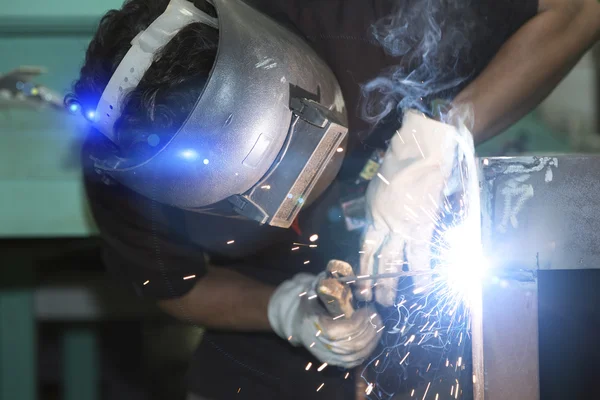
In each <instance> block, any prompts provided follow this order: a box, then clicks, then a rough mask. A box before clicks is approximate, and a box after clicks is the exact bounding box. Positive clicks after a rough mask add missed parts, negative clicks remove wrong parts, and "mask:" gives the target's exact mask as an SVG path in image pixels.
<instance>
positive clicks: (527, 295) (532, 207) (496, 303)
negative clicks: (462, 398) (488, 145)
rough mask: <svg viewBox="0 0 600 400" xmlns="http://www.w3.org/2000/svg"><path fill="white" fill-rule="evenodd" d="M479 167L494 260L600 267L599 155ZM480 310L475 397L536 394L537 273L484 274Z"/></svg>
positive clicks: (523, 398) (533, 266) (531, 398)
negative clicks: (479, 378)
mask: <svg viewBox="0 0 600 400" xmlns="http://www.w3.org/2000/svg"><path fill="white" fill-rule="evenodd" d="M479 166H480V185H481V199H482V217H483V218H482V222H483V229H482V234H483V245H484V249H485V252H486V254H487V256H488V257H489V258H490V261H491V263H492V264H493V266H494V267H496V268H502V269H505V270H514V269H521V270H537V269H547V270H550V269H555V270H558V269H592V268H598V267H600V251H598V250H596V248H597V246H598V244H599V243H600V229H599V228H598V227H599V226H600V214H598V211H600V157H597V156H583V155H569V156H566V155H565V156H551V157H510V158H509V157H507V158H489V159H480V160H479ZM534 276H535V275H534ZM477 312H478V314H480V315H477V316H475V317H476V318H475V319H474V320H476V321H477V320H478V319H480V320H481V326H480V329H481V332H482V334H481V340H477V341H476V340H474V341H473V354H474V357H473V358H474V359H473V362H474V364H475V367H476V368H477V369H480V368H482V369H483V370H484V373H483V380H484V388H485V390H484V393H478V392H476V393H477V394H476V400H483V399H485V400H496V399H498V400H503V399H519V400H538V399H539V398H540V383H539V370H540V365H539V359H540V357H539V340H538V337H539V334H538V331H539V323H538V321H539V316H538V282H537V279H532V280H531V281H528V282H525V281H520V280H519V279H516V278H515V279H511V273H510V272H509V273H507V274H503V276H502V277H501V278H498V279H491V280H488V281H486V283H485V284H484V288H483V296H482V307H481V309H480V310H477Z"/></svg>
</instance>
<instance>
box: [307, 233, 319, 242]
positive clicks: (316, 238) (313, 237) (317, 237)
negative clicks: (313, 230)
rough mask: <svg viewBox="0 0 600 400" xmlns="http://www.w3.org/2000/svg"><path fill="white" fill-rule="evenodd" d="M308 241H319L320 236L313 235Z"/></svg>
mask: <svg viewBox="0 0 600 400" xmlns="http://www.w3.org/2000/svg"><path fill="white" fill-rule="evenodd" d="M308 240H310V241H311V242H316V241H317V240H319V235H317V234H314V235H311V236H310V237H309V238H308Z"/></svg>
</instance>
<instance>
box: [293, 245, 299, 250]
mask: <svg viewBox="0 0 600 400" xmlns="http://www.w3.org/2000/svg"><path fill="white" fill-rule="evenodd" d="M299 248H300V247H298V246H296V247H292V251H296V250H298V249H299Z"/></svg>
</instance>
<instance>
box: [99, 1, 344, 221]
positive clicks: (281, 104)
mask: <svg viewBox="0 0 600 400" xmlns="http://www.w3.org/2000/svg"><path fill="white" fill-rule="evenodd" d="M183 5H185V7H188V8H189V7H190V5H191V3H188V2H187V1H183V0H173V1H172V2H171V6H170V7H169V8H167V11H166V12H165V14H167V13H168V12H173V10H175V11H177V9H176V8H175V7H176V6H177V7H180V8H181V7H183ZM214 6H215V8H216V11H217V14H218V29H219V46H218V51H217V57H216V60H215V63H214V65H213V69H212V71H211V73H210V76H209V78H208V80H207V83H206V86H205V88H204V91H203V93H202V94H201V96H200V98H199V99H198V101H197V103H196V105H195V107H194V109H193V111H192V112H191V114H190V115H189V117H188V119H187V121H186V122H185V123H184V125H183V126H182V127H181V129H180V130H179V131H178V132H177V134H176V135H174V136H173V137H172V138H171V139H170V140H169V141H168V143H166V144H165V145H164V146H163V147H162V148H160V150H159V151H157V152H156V153H155V154H153V155H152V156H150V157H148V158H147V159H143V160H140V159H139V158H136V159H135V160H134V159H133V158H132V159H124V158H122V157H117V156H104V157H100V156H99V157H97V159H96V167H97V168H98V169H99V170H101V171H103V172H104V173H106V174H108V175H109V176H111V177H112V178H113V179H115V180H117V181H118V182H120V183H122V184H124V185H126V186H127V187H129V188H131V189H133V190H134V191H136V192H138V193H140V194H142V195H144V196H146V197H149V198H151V199H153V200H156V201H158V202H161V203H165V204H168V205H171V206H175V207H179V208H184V209H201V208H204V207H207V206H210V205H213V204H216V203H219V202H222V201H224V200H228V201H229V202H230V203H231V204H232V206H233V209H234V210H235V211H236V212H237V213H239V214H241V215H244V216H246V217H248V218H251V219H254V220H257V221H259V222H260V223H266V224H269V225H273V226H278V227H289V226H290V225H291V224H292V222H293V220H294V219H295V217H296V215H297V214H298V212H299V211H300V209H301V207H302V205H303V204H304V203H305V202H306V200H307V198H308V197H309V195H310V193H311V190H313V188H314V185H315V183H316V182H317V181H318V180H319V178H320V177H321V176H322V175H323V172H324V171H325V169H326V168H327V167H328V165H329V164H330V162H331V160H332V158H333V157H334V155H337V156H338V157H339V156H340V153H343V149H341V148H340V145H341V143H342V142H343V140H344V138H345V136H346V134H347V117H346V109H345V106H344V101H343V97H342V93H341V90H340V87H339V85H338V83H337V80H336V78H335V76H334V75H333V73H332V72H331V70H330V69H329V68H328V67H327V65H326V64H325V63H324V62H323V61H322V60H321V59H320V58H319V57H318V56H317V54H316V53H315V52H314V51H313V50H312V49H311V48H310V47H309V46H308V45H307V44H306V43H305V42H304V41H303V40H302V39H300V38H299V37H297V36H296V35H295V34H293V33H292V32H290V31H289V30H287V29H286V28H284V27H283V26H281V25H279V24H278V23H276V22H275V21H274V20H272V19H270V18H269V17H267V16H265V15H263V14H262V13H260V12H258V11H257V10H255V9H253V8H252V7H250V6H249V5H247V4H245V3H244V2H243V1H241V0H214ZM191 7H193V5H192V6H191ZM169 9H171V11H169ZM193 9H194V10H196V9H195V8H193ZM184 11H185V10H184ZM192 11H193V10H192ZM196 11H198V10H196ZM194 12H195V11H194ZM165 14H163V16H164V15H165ZM188 14H189V12H188V11H185V12H180V15H183V18H187V16H188ZM204 15H205V14H204ZM163 16H161V17H159V19H157V21H155V23H159V21H160V18H162V17H163ZM205 16H206V15H205ZM203 18H204V17H203ZM201 22H202V21H201ZM214 22H215V24H216V23H217V21H214ZM206 23H208V24H210V23H209V22H206ZM153 25H154V24H153ZM152 31H153V29H152V25H151V26H150V27H149V28H148V29H147V30H146V32H152ZM162 31H164V29H163V30H162ZM162 31H160V32H162ZM144 35H146V33H142V34H141V35H138V38H136V40H137V43H139V46H137V47H140V48H141V49H142V51H143V48H144V46H145V45H146V44H147V43H148V42H151V41H152V40H154V39H155V36H156V34H155V35H154V36H151V37H149V38H145V36H144ZM136 40H134V41H133V42H132V44H133V46H132V50H130V51H134V49H135V48H136ZM151 44H152V43H150V45H151ZM148 47H151V46H148ZM126 60H127V56H126V58H125V59H124V61H123V62H122V63H121V64H122V65H120V66H119V69H121V70H122V71H121V72H120V73H119V74H118V72H119V69H118V70H117V72H115V75H113V79H111V83H109V86H107V90H105V93H104V94H103V100H101V102H100V104H99V106H98V109H97V111H96V115H97V116H98V119H99V121H98V122H96V124H95V125H96V126H97V127H98V129H99V130H100V131H102V132H103V133H104V134H105V135H106V136H107V137H109V138H110V139H111V140H113V141H115V138H114V137H111V133H112V124H113V123H114V121H111V119H114V118H115V117H114V115H115V114H116V113H115V111H116V110H115V107H117V105H118V100H119V99H118V98H116V97H114V96H113V97H112V98H111V97H110V96H107V92H108V91H109V90H108V89H109V87H111V85H112V87H113V88H114V91H115V92H122V90H121V89H120V88H122V85H123V82H127V81H129V82H131V81H132V80H133V81H135V79H133V78H135V77H131V76H130V77H129V78H128V76H127V75H128V74H129V72H128V71H133V70H134V68H133V67H131V68H128V67H129V65H127V62H126ZM134 62H135V60H134ZM149 62H150V63H151V59H150V61H149ZM148 65H150V64H148ZM121 66H123V68H121ZM117 75H120V76H119V77H118V79H116V78H117ZM136 79H137V81H139V79H141V76H139V77H137V78H136ZM113 80H115V82H112V81H113ZM137 81H136V82H137ZM119 85H121V86H119ZM118 87H119V90H117V88H118ZM104 117H106V118H104ZM102 118H104V119H103V121H104V123H102V122H101V121H102ZM117 145H118V143H117ZM328 175H331V171H329V172H328ZM333 175H334V174H333Z"/></svg>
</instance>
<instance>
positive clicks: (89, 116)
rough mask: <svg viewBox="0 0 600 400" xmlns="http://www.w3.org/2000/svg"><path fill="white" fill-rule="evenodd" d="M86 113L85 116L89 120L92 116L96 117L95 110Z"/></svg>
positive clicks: (92, 118) (91, 119)
mask: <svg viewBox="0 0 600 400" xmlns="http://www.w3.org/2000/svg"><path fill="white" fill-rule="evenodd" d="M86 115H87V117H88V119H89V120H90V121H93V120H94V118H96V112H95V111H88V112H87V114H86Z"/></svg>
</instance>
